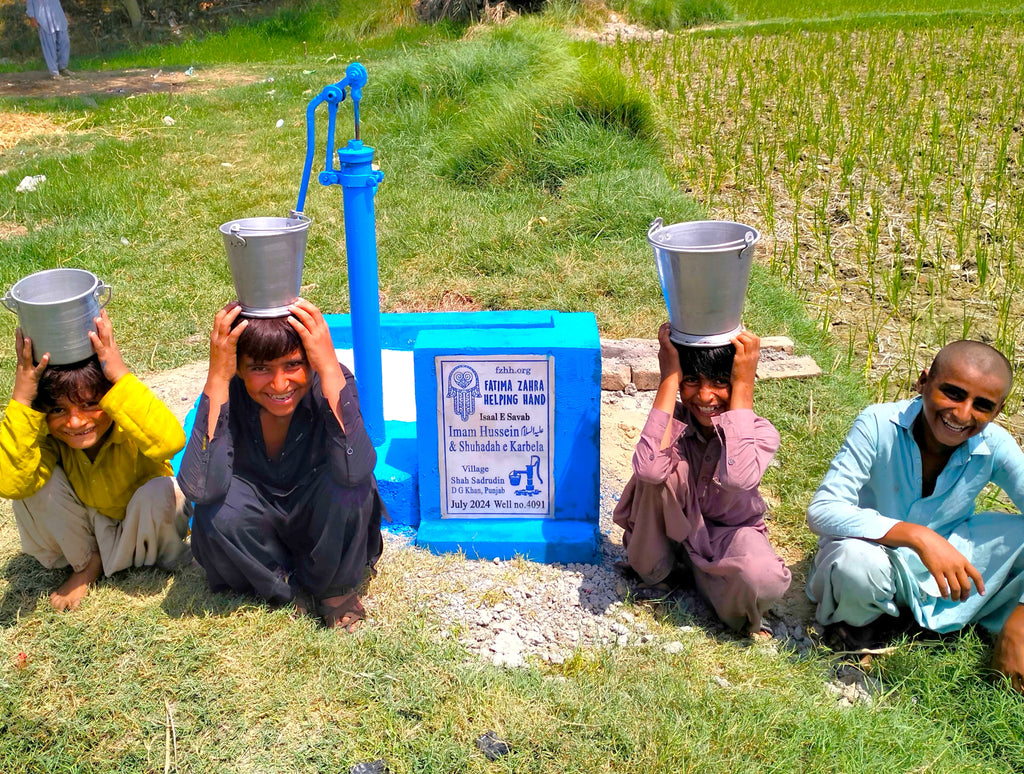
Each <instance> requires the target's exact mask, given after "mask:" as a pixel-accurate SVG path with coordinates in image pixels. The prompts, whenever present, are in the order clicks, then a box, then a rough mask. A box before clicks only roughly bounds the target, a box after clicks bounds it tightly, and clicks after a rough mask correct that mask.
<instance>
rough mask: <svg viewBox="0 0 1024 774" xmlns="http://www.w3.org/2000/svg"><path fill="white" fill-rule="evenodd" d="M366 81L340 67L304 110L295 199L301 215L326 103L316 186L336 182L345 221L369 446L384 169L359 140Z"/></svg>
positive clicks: (375, 415) (375, 408) (378, 419)
mask: <svg viewBox="0 0 1024 774" xmlns="http://www.w3.org/2000/svg"><path fill="white" fill-rule="evenodd" d="M365 85H366V68H365V67H363V66H362V65H361V64H359V63H358V62H353V63H352V64H350V65H349V66H348V67H347V68H345V78H344V79H343V80H341V81H339V82H338V83H334V84H331V85H329V86H325V87H324V89H323V91H321V92H320V94H319V95H318V96H316V97H314V98H313V99H312V100H310V102H309V106H308V107H307V108H306V163H305V166H304V168H303V170H302V184H301V185H300V186H299V200H298V204H297V205H296V207H295V211H296V213H301V212H302V209H303V207H304V206H305V204H306V190H307V189H308V187H309V174H310V171H311V169H312V166H313V154H314V143H315V142H316V138H315V132H316V109H317V108H318V107H319V106H320V105H321V104H323V103H324V102H326V103H327V159H326V164H325V169H324V171H323V172H321V173H320V175H319V178H318V179H319V181H320V184H321V185H340V186H341V187H342V202H343V204H344V219H345V252H346V256H347V262H348V299H349V307H350V309H351V311H352V349H353V355H354V357H355V371H356V377H357V378H358V380H359V397H360V408H361V410H362V415H363V421H364V422H365V423H366V429H367V431H368V432H369V435H370V440H372V441H373V444H374V446H380V445H381V444H382V443H384V438H385V430H384V380H383V369H382V366H381V338H380V298H379V296H378V292H379V287H380V285H379V281H378V276H377V219H376V214H375V213H374V209H373V197H374V195H375V194H376V193H377V186H378V184H379V183H380V181H381V180H383V179H384V173H383V172H381V171H380V170H377V169H373V164H372V163H373V148H369V147H366V146H364V145H363V142H362V140H360V139H359V100H360V99H362V96H363V87H364V86H365ZM346 88H347V89H348V90H349V93H350V94H351V97H352V107H353V111H354V113H355V133H356V136H355V139H352V140H349V141H348V145H346V146H345V147H344V148H340V149H338V166H337V167H335V166H334V125H335V120H336V118H337V115H338V105H339V104H340V103H341V102H342V101H343V100H344V99H345V90H346Z"/></svg>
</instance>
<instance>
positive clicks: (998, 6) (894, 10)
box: [729, 0, 1024, 21]
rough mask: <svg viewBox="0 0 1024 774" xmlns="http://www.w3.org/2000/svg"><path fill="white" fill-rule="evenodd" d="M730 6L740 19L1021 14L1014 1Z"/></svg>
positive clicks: (780, 1) (780, 0) (781, 0)
mask: <svg viewBox="0 0 1024 774" xmlns="http://www.w3.org/2000/svg"><path fill="white" fill-rule="evenodd" d="M729 5H730V6H731V7H732V8H733V10H734V11H735V14H736V17H737V18H739V19H750V20H769V19H771V20H779V19H793V20H800V21H819V20H824V19H846V20H849V19H853V18H855V17H858V16H894V17H897V18H901V17H908V16H913V15H920V16H932V17H940V18H941V17H942V16H943V15H945V14H956V13H967V14H973V13H982V14H989V13H999V12H1003V13H1005V12H1008V11H1009V12H1020V11H1022V10H1024V6H1022V5H1021V4H1020V3H1015V2H1012V1H1011V2H1002V3H989V2H982V0H877V2H876V1H875V0H850V2H842V3H837V2H835V0H802V2H799V3H793V2H789V1H788V0H730V2H729Z"/></svg>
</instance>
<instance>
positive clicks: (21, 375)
mask: <svg viewBox="0 0 1024 774" xmlns="http://www.w3.org/2000/svg"><path fill="white" fill-rule="evenodd" d="M14 345H15V348H16V353H17V355H18V365H17V368H16V369H15V371H14V392H13V393H12V395H11V398H12V399H13V400H16V401H18V403H20V404H21V405H23V406H31V405H32V401H33V400H35V398H36V393H37V392H38V391H39V378H40V377H41V376H42V375H43V371H45V370H46V366H47V365H48V364H49V362H50V353H49V352H47V353H46V354H44V355H43V356H42V357H41V358H39V365H35V363H33V362H32V339H30V338H28V336H26V335H25V334H23V333H22V332H21V328H18V329H17V330H16V331H15V332H14Z"/></svg>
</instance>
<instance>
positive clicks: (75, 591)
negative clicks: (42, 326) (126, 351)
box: [0, 311, 187, 611]
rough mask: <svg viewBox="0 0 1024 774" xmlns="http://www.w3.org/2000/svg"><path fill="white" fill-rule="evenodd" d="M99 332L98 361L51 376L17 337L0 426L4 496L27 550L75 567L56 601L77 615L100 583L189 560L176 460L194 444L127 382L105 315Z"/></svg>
mask: <svg viewBox="0 0 1024 774" xmlns="http://www.w3.org/2000/svg"><path fill="white" fill-rule="evenodd" d="M94 322H95V325H96V331H95V332H90V333H89V337H90V339H91V341H92V345H93V349H94V350H95V352H96V355H95V356H93V357H91V358H89V359H87V360H85V361H83V362H80V363H73V364H70V365H60V366H50V365H49V360H50V357H49V353H45V354H43V355H42V356H41V357H40V359H39V363H38V364H36V363H34V362H33V360H32V341H31V339H29V338H27V337H25V336H23V335H22V332H21V329H20V328H19V329H18V331H17V333H16V342H17V356H18V365H17V371H16V372H15V377H14V392H13V395H12V396H11V402H10V403H9V404H8V406H7V411H6V413H5V415H4V419H3V423H2V424H0V497H7V498H10V499H12V500H14V503H13V510H14V517H15V521H16V522H17V525H18V533H19V535H20V537H21V546H22V550H23V551H25V553H27V554H29V555H31V556H33V557H35V558H36V559H37V560H38V561H39V562H40V564H42V565H43V566H44V567H47V568H60V567H67V566H68V565H70V566H71V570H72V573H71V576H70V577H69V578H68V579H67V580H66V581H65V582H64V583H63V584H61V586H60V587H59V588H58V589H57V590H56V591H54V592H53V593H52V594H51V595H50V603H51V604H52V605H53V607H54V608H55V609H56V610H61V611H63V610H73V609H75V608H76V607H78V606H79V604H80V603H81V601H82V599H83V598H84V597H85V596H86V594H87V593H88V590H89V586H90V584H92V583H93V582H94V581H96V580H97V579H98V578H99V577H100V575H101V574H102V573H105V574H106V575H108V576H109V575H113V574H114V573H115V572H119V571H120V570H124V569H126V568H128V567H132V566H135V567H142V566H151V565H157V566H160V567H163V568H165V569H171V568H173V567H174V566H175V565H176V564H178V563H179V562H180V561H181V560H182V559H183V558H184V557H186V556H187V547H186V546H185V544H184V543H183V542H182V538H183V537H184V536H185V534H186V531H187V520H186V518H185V515H184V512H183V506H184V498H183V497H182V495H181V492H180V491H178V489H177V487H176V486H175V485H174V479H173V478H172V477H171V472H172V471H171V466H170V463H169V460H170V458H171V457H172V456H174V454H176V453H177V452H178V451H179V450H180V449H181V447H182V446H184V445H185V434H184V432H183V431H182V429H181V426H180V425H179V424H178V422H177V420H176V419H175V418H174V415H173V414H172V413H171V412H170V410H169V409H168V408H167V407H166V406H165V405H164V404H163V403H161V402H160V400H159V399H158V398H157V397H156V396H155V395H154V394H153V393H152V392H151V391H150V390H149V388H147V387H146V386H145V385H144V384H142V382H140V381H139V380H138V379H137V378H136V377H135V376H133V375H132V374H131V373H129V371H128V368H127V366H126V365H125V363H124V360H123V359H122V358H121V353H120V351H119V350H118V348H117V344H116V343H115V341H114V333H113V328H112V326H111V324H110V319H109V318H108V317H107V313H106V311H103V312H101V313H100V316H99V317H97V318H96V319H95V321H94Z"/></svg>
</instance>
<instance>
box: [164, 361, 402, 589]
mask: <svg viewBox="0 0 1024 774" xmlns="http://www.w3.org/2000/svg"><path fill="white" fill-rule="evenodd" d="M342 370H343V372H344V374H345V380H346V384H345V387H344V389H342V391H341V396H340V403H339V407H340V410H341V415H342V419H343V420H344V423H345V429H344V430H342V428H341V425H340V424H339V423H338V420H337V418H336V417H335V416H334V413H333V412H332V411H331V407H330V404H329V403H328V402H327V399H326V398H324V396H323V392H322V390H321V387H320V377H319V376H318V375H317V374H316V373H313V374H312V375H311V378H310V386H309V390H308V392H307V393H306V394H305V395H304V396H303V397H302V400H301V401H300V402H299V405H298V406H296V408H295V413H294V415H293V416H292V421H291V424H290V425H289V427H288V434H287V437H286V439H285V444H284V449H283V451H282V452H281V454H280V456H279V457H278V458H277V459H276V460H272V459H270V457H269V456H268V455H267V450H266V445H265V443H264V441H263V428H262V426H261V424H260V406H259V404H257V403H256V402H255V401H254V400H253V399H252V398H250V397H249V394H248V393H247V392H246V390H245V385H244V383H243V382H242V380H241V379H240V378H238V377H237V376H236V377H234V378H233V379H232V380H231V384H230V389H229V393H228V402H227V404H225V405H224V406H222V407H221V411H220V415H219V417H218V418H217V424H216V428H215V430H214V434H213V439H212V440H210V441H207V429H208V428H207V426H208V417H209V412H210V403H209V399H208V398H207V397H206V395H203V396H202V399H201V400H200V402H199V408H198V410H197V412H196V421H195V425H194V427H193V429H192V437H191V438H190V439H189V441H188V445H187V446H186V448H185V455H184V458H183V459H182V463H181V469H180V471H179V473H178V483H179V485H180V486H181V491H182V492H184V493H185V496H186V497H188V498H190V499H191V500H192V501H193V502H195V504H196V508H195V517H194V519H193V522H192V550H193V553H194V554H195V557H196V559H197V561H198V562H199V564H201V565H202V567H203V569H205V570H206V574H207V578H208V579H209V582H210V587H211V588H212V589H213V590H215V591H217V590H223V589H233V590H235V591H238V592H243V593H255V594H256V595H258V596H261V597H264V598H265V599H268V600H270V601H272V602H275V603H284V602H287V601H289V600H291V599H293V598H294V595H295V591H296V589H297V588H302V589H305V590H306V591H308V592H309V593H310V594H312V595H313V597H314V598H316V599H322V598H324V597H331V596H336V595H339V594H343V593H347V592H348V591H350V590H351V589H353V588H354V587H355V586H357V585H358V584H359V583H360V581H361V580H362V578H363V573H364V571H365V569H366V567H367V566H370V567H372V566H373V565H374V564H376V562H377V559H378V558H379V557H380V554H381V550H382V546H383V542H382V539H381V534H380V521H381V516H382V515H383V514H384V513H385V508H384V504H383V502H382V501H381V499H380V495H379V493H378V492H377V481H376V479H375V478H374V476H373V467H374V464H375V463H376V461H377V454H376V451H375V450H374V448H373V443H372V441H370V437H369V436H368V435H367V433H366V428H365V426H364V425H363V418H362V415H361V414H360V413H359V395H358V391H357V390H356V383H355V378H354V377H353V376H352V373H351V372H350V371H349V370H348V369H347V368H345V366H342Z"/></svg>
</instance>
